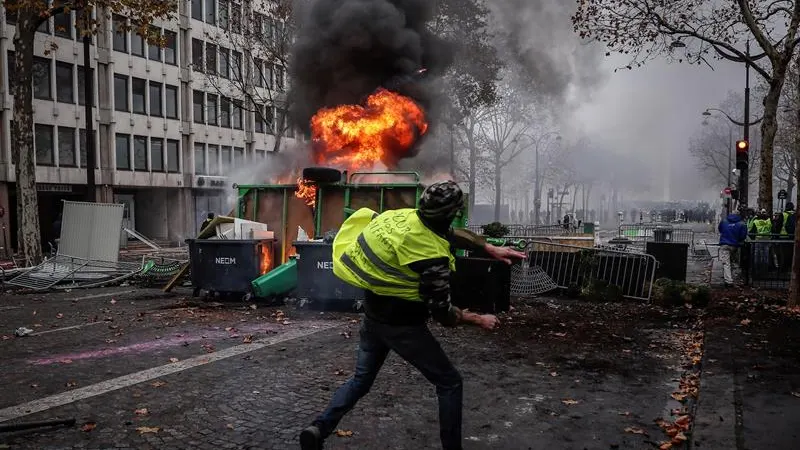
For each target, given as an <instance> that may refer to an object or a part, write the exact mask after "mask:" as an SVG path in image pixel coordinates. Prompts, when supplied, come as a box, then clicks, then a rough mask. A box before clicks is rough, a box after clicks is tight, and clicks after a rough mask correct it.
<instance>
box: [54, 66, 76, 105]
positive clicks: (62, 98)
mask: <svg viewBox="0 0 800 450" xmlns="http://www.w3.org/2000/svg"><path fill="white" fill-rule="evenodd" d="M72 83H73V77H72V64H67V63H63V62H60V61H57V62H56V100H58V101H59V102H63V103H75V88H74V87H73V84H72Z"/></svg>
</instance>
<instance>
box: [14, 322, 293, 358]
mask: <svg viewBox="0 0 800 450" xmlns="http://www.w3.org/2000/svg"><path fill="white" fill-rule="evenodd" d="M280 329H281V328H279V327H277V326H273V325H264V324H259V325H251V326H248V327H243V328H236V332H235V333H234V332H227V331H224V330H223V331H219V330H218V329H217V328H215V329H214V330H212V331H207V332H200V333H196V334H192V335H187V334H180V333H176V335H174V336H173V337H170V338H163V339H154V340H152V341H147V342H140V343H137V344H131V345H125V346H122V347H113V348H104V349H99V350H89V351H85V352H79V353H70V354H67V355H56V356H49V357H46V358H34V359H29V360H28V363H29V364H33V365H37V366H44V365H50V364H58V363H66V364H69V363H71V362H73V361H80V360H84V359H97V358H107V357H109V356H114V355H120V354H128V353H144V352H149V351H153V350H159V349H162V348H167V347H176V346H179V345H183V344H184V343H189V344H192V343H195V342H198V341H207V340H212V339H219V340H223V341H224V340H226V339H227V340H232V339H231V336H232V335H234V334H235V335H238V337H237V338H236V342H237V344H238V343H241V340H242V339H243V337H244V334H253V335H254V336H253V338H254V339H257V337H258V336H257V334H258V333H264V334H275V333H278V330H280Z"/></svg>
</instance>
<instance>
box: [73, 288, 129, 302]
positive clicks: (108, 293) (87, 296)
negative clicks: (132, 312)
mask: <svg viewBox="0 0 800 450" xmlns="http://www.w3.org/2000/svg"><path fill="white" fill-rule="evenodd" d="M131 292H136V289H128V290H127V291H114V292H106V293H104V294H92V295H84V296H83V297H75V298H70V299H67V300H72V301H75V300H89V299H91V298H102V297H111V296H112V295H120V294H129V293H131Z"/></svg>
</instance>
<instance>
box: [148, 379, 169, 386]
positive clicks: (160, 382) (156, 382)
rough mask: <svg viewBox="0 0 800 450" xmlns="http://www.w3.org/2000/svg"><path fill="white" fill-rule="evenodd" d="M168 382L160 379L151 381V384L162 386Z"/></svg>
mask: <svg viewBox="0 0 800 450" xmlns="http://www.w3.org/2000/svg"><path fill="white" fill-rule="evenodd" d="M166 384H167V383H165V382H163V381H160V380H159V381H154V382H152V383H150V386H153V387H161V386H166Z"/></svg>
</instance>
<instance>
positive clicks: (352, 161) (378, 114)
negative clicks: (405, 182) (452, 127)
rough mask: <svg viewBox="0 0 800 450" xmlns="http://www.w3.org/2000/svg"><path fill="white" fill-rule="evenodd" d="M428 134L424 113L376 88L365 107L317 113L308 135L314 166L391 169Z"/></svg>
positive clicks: (393, 93)
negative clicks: (375, 166)
mask: <svg viewBox="0 0 800 450" xmlns="http://www.w3.org/2000/svg"><path fill="white" fill-rule="evenodd" d="M426 131H428V123H427V122H426V121H425V113H424V112H423V110H422V108H421V107H420V106H419V105H417V104H416V103H414V101H413V100H412V99H410V98H408V97H405V96H402V95H400V94H398V93H395V92H391V91H387V90H386V89H378V90H377V91H376V92H375V93H374V94H372V95H370V96H369V97H368V98H367V101H366V104H365V105H364V106H361V105H341V106H336V107H333V108H325V109H321V110H319V111H317V113H316V114H315V115H314V117H312V118H311V136H312V140H313V142H314V152H315V160H316V162H317V164H327V165H335V166H346V167H347V168H348V169H351V170H353V169H363V168H372V167H373V166H374V165H375V164H377V163H383V164H384V165H386V166H387V167H389V168H391V167H394V166H395V163H396V162H397V160H399V159H400V158H402V157H403V156H404V155H405V154H406V153H407V152H408V151H409V150H410V149H411V147H412V146H413V145H414V143H415V142H416V141H417V139H418V138H419V137H420V136H422V135H423V134H425V132H426Z"/></svg>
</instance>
